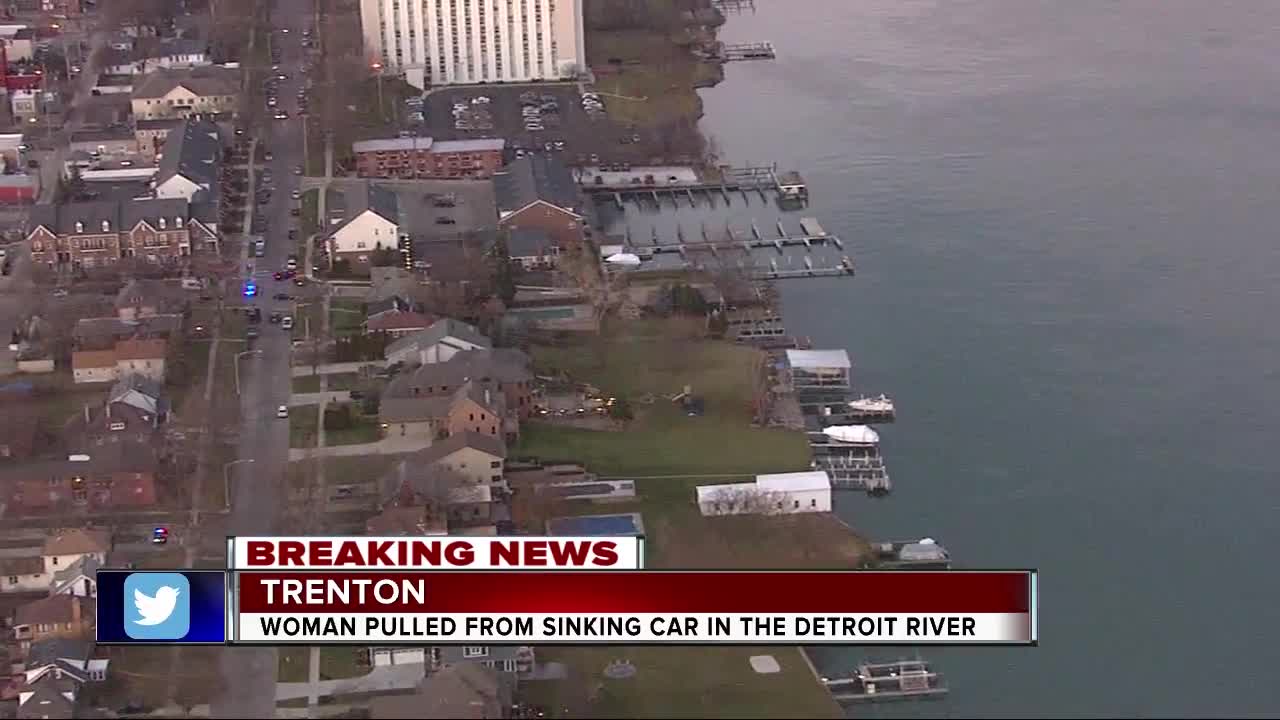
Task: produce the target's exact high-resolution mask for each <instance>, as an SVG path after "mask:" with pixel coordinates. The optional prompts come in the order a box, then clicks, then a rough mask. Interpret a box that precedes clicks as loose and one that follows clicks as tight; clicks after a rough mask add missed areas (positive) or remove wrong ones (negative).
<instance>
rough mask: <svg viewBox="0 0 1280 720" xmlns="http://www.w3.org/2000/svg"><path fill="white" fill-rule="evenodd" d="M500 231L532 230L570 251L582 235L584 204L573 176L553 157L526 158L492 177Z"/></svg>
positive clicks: (583, 228)
mask: <svg viewBox="0 0 1280 720" xmlns="http://www.w3.org/2000/svg"><path fill="white" fill-rule="evenodd" d="M493 189H494V196H495V199H496V200H497V204H498V225H499V227H500V228H502V229H506V230H516V229H519V228H528V229H533V228H536V229H538V230H541V231H543V232H545V233H546V234H547V236H548V237H549V238H551V239H552V240H553V241H554V242H555V244H556V246H557V247H559V248H561V249H564V248H568V247H574V246H576V245H577V244H579V243H581V242H582V237H583V233H584V232H585V231H586V227H587V223H586V222H585V219H584V218H585V215H584V213H585V212H586V203H585V201H584V200H583V197H582V194H581V193H580V192H579V191H578V183H577V181H576V180H574V178H573V173H572V172H570V170H569V168H567V167H565V165H564V163H561V162H560V161H559V160H558V159H556V158H555V157H551V156H547V155H526V156H525V157H523V158H520V159H518V160H515V161H513V162H512V163H511V164H510V165H508V166H507V167H506V168H504V169H503V170H502V172H500V173H498V174H497V175H494V176H493Z"/></svg>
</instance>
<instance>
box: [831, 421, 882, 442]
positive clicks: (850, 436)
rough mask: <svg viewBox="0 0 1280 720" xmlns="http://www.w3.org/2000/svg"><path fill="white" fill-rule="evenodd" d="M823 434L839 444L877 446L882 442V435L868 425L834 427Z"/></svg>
mask: <svg viewBox="0 0 1280 720" xmlns="http://www.w3.org/2000/svg"><path fill="white" fill-rule="evenodd" d="M822 433H823V434H824V435H826V436H827V437H829V438H831V439H832V440H836V441H838V442H846V443H856V444H858V445H875V444H876V443H879V442H880V434H879V433H877V432H876V431H875V430H872V429H871V428H869V427H867V426H866V425H832V426H831V427H829V428H823V429H822Z"/></svg>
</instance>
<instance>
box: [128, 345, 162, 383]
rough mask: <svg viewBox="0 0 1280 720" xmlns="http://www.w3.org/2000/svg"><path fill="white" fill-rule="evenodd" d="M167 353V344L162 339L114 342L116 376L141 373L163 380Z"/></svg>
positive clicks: (159, 380)
mask: <svg viewBox="0 0 1280 720" xmlns="http://www.w3.org/2000/svg"><path fill="white" fill-rule="evenodd" d="M168 354H169V344H168V343H166V342H165V341H164V340H121V341H120V342H118V343H116V371H117V376H118V377H128V376H129V375H141V376H142V377H144V378H148V379H150V380H155V381H157V382H163V381H164V371H165V358H166V356H167V355H168Z"/></svg>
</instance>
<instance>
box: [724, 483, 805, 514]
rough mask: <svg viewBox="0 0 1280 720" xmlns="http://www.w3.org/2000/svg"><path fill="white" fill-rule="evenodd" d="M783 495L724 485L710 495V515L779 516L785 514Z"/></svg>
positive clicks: (784, 496) (740, 486)
mask: <svg viewBox="0 0 1280 720" xmlns="http://www.w3.org/2000/svg"><path fill="white" fill-rule="evenodd" d="M786 502H787V496H786V495H785V494H784V493H778V492H772V491H769V490H760V489H758V488H756V487H744V486H742V485H725V486H723V487H721V488H720V489H718V490H716V491H714V492H713V493H712V499H711V503H712V513H713V514H723V515H781V514H784V513H786V512H787V510H788V508H787V507H786Z"/></svg>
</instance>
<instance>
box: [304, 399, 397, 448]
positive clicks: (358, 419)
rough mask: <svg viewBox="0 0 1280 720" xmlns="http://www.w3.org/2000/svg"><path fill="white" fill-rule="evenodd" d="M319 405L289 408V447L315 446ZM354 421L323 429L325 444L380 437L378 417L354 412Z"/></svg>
mask: <svg viewBox="0 0 1280 720" xmlns="http://www.w3.org/2000/svg"><path fill="white" fill-rule="evenodd" d="M319 412H320V410H319V406H317V405H299V406H298V407H293V408H289V447H295V448H313V447H315V446H316V440H317V437H316V431H317V424H318V422H319ZM354 420H355V423H354V424H353V425H352V426H351V427H349V428H343V429H341V430H325V433H324V444H325V445H358V444H361V443H371V442H377V441H378V440H379V439H381V437H382V428H381V426H380V425H379V424H378V419H377V418H376V417H373V416H364V415H360V414H359V413H356V414H355V415H354Z"/></svg>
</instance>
